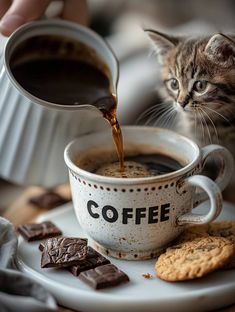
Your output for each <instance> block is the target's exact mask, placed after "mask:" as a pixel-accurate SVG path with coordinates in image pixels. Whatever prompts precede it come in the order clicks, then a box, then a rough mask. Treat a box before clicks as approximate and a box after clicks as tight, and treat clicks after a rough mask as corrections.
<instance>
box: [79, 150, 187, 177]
mask: <svg viewBox="0 0 235 312" xmlns="http://www.w3.org/2000/svg"><path fill="white" fill-rule="evenodd" d="M76 163H77V165H78V166H79V167H80V168H82V169H84V170H87V171H90V172H92V173H95V174H99V175H102V176H110V177H117V178H143V177H153V176H158V175H163V174H167V173H171V172H174V171H177V170H180V169H181V168H183V167H184V166H185V165H186V164H184V163H182V162H181V161H180V160H178V159H174V158H172V157H171V156H170V155H167V154H162V153H160V152H159V151H153V149H152V148H151V147H150V148H149V149H148V147H145V148H143V149H142V148H140V147H138V146H136V147H134V146H132V147H131V149H130V150H128V148H127V149H125V161H124V169H125V170H124V171H120V167H119V162H118V159H117V156H116V154H115V152H114V151H112V150H108V149H107V150H105V149H104V150H102V149H101V148H100V149H97V150H96V151H95V150H90V151H88V152H87V153H86V154H84V155H80V156H79V157H78V159H77V162H76Z"/></svg>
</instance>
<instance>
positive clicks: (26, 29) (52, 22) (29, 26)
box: [3, 19, 119, 111]
mask: <svg viewBox="0 0 235 312" xmlns="http://www.w3.org/2000/svg"><path fill="white" fill-rule="evenodd" d="M42 26H44V27H46V26H57V27H59V28H63V27H66V28H67V29H72V30H77V31H80V32H83V33H87V34H88V35H89V36H91V37H93V38H95V39H96V40H97V41H99V42H101V43H102V44H103V45H104V46H106V47H107V50H108V51H109V52H110V55H111V56H112V58H113V60H114V63H115V67H116V70H117V76H116V77H115V81H114V82H113V84H114V85H115V88H116V89H117V85H118V81H119V63H118V59H117V57H116V55H115V54H114V51H113V49H112V48H111V46H110V45H109V43H108V42H107V41H106V40H105V39H104V38H102V37H101V36H100V35H99V34H97V33H96V32H94V31H93V30H91V29H89V28H88V27H85V26H83V25H80V24H76V23H74V22H70V21H64V20H60V19H50V20H49V19H47V20H39V21H33V22H28V23H26V24H24V25H23V26H21V27H19V28H18V29H17V30H15V31H14V32H13V33H12V35H11V36H10V37H9V39H8V41H7V43H6V45H5V47H4V52H3V56H4V57H3V65H4V67H5V68H6V74H7V76H8V78H9V79H10V81H11V83H12V84H13V85H14V87H15V88H16V89H17V90H18V91H19V92H20V93H21V94H23V95H24V96H25V97H27V98H28V99H29V100H30V101H32V102H34V103H37V104H39V105H42V106H45V107H47V108H56V109H59V110H65V109H66V110H72V111H74V110H77V109H80V108H86V109H90V110H92V111H99V110H98V109H97V108H96V107H94V106H92V105H90V104H89V103H87V104H85V103H84V104H82V105H77V106H76V105H63V104H56V103H53V102H49V101H46V100H43V99H40V98H39V97H36V96H34V95H33V94H31V93H30V92H28V91H27V90H26V89H24V88H23V87H22V86H21V85H20V84H19V83H18V81H17V80H16V79H15V77H14V76H13V74H12V71H11V68H10V64H9V60H10V57H9V55H10V52H9V51H10V48H11V46H12V44H14V42H15V41H16V40H17V39H18V38H19V37H20V36H22V35H23V34H25V33H27V32H29V30H31V31H33V30H34V29H39V28H40V27H41V29H43V28H42ZM28 38H30V36H29V37H28ZM104 62H105V60H104Z"/></svg>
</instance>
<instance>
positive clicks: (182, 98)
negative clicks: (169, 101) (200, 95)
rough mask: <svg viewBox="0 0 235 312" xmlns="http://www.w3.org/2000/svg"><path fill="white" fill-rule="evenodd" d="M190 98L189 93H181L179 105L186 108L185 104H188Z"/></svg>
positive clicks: (178, 100)
mask: <svg viewBox="0 0 235 312" xmlns="http://www.w3.org/2000/svg"><path fill="white" fill-rule="evenodd" d="M189 99H190V96H189V95H186V96H185V94H184V95H179V97H178V99H177V102H178V103H179V105H180V106H181V107H183V108H185V106H187V105H188V103H189Z"/></svg>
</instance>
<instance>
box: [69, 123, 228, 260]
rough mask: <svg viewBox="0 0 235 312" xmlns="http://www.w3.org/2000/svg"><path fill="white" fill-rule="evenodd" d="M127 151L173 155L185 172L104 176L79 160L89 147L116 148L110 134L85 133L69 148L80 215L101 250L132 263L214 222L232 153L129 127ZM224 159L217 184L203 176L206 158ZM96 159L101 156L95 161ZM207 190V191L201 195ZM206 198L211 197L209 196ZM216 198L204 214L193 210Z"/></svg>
mask: <svg viewBox="0 0 235 312" xmlns="http://www.w3.org/2000/svg"><path fill="white" fill-rule="evenodd" d="M123 135H124V149H125V150H126V149H128V147H129V146H133V145H141V146H142V147H145V148H150V147H151V148H152V149H155V150H156V151H159V152H161V153H164V154H166V155H168V156H171V157H173V158H175V159H177V160H178V161H180V162H181V163H182V164H184V165H183V168H182V169H180V170H178V171H174V172H171V173H168V174H164V175H159V176H155V177H147V178H134V179H123V178H113V177H104V176H100V175H96V174H94V173H91V172H88V171H85V170H83V169H81V168H79V167H78V165H77V159H78V156H79V155H80V154H82V153H84V152H85V151H87V150H89V149H91V148H92V149H94V148H97V151H98V149H100V148H101V147H102V148H105V147H112V146H113V142H112V137H111V134H110V132H108V131H103V132H98V133H95V134H90V135H84V136H81V137H80V138H78V139H77V140H75V141H73V142H71V143H70V144H69V145H68V146H67V147H66V149H65V154H64V155H65V162H66V164H67V166H68V169H69V177H70V185H71V190H72V198H73V204H74V209H75V212H76V216H77V218H78V220H79V222H80V224H81V226H82V227H83V228H84V230H85V231H86V232H87V234H88V235H89V236H90V237H91V239H92V240H93V243H94V246H95V247H96V249H98V250H100V251H102V252H103V253H106V254H108V255H111V256H114V257H118V258H124V259H129V260H140V259H148V258H152V257H155V256H156V255H157V254H158V253H159V252H160V251H161V250H162V249H163V248H164V247H165V246H167V245H168V244H169V242H170V241H172V240H173V239H174V238H176V237H177V236H178V235H179V234H180V233H181V232H182V230H183V229H184V228H185V225H187V224H193V223H194V224H203V223H207V222H210V221H212V220H214V219H215V218H216V217H217V216H218V215H219V213H220V211H221V208H222V196H221V190H220V189H223V188H224V187H225V186H226V185H227V183H228V181H229V179H230V176H231V172H232V170H231V168H232V166H233V159H232V156H231V155H230V153H229V152H228V150H226V149H225V148H223V147H221V146H219V145H209V146H206V147H204V148H202V149H201V150H200V149H199V148H198V146H197V145H196V144H195V143H193V142H192V141H190V140H189V139H187V138H185V137H183V136H180V135H178V134H176V133H174V132H171V131H169V130H163V129H158V128H150V127H132V126H130V127H123ZM211 155H213V157H218V158H219V159H220V160H221V161H220V171H219V174H218V177H217V179H216V181H215V182H213V181H212V180H210V179H209V178H207V177H205V176H202V175H200V172H201V171H202V168H203V166H204V163H205V161H206V159H207V158H208V157H209V156H211ZM94 161H95V158H94ZM198 189H201V191H198ZM205 194H206V195H207V196H205ZM207 197H209V199H210V210H209V211H208V212H205V214H204V215H196V214H193V213H192V212H191V210H192V208H193V206H194V203H195V202H197V203H199V202H201V201H203V200H204V199H205V198H207Z"/></svg>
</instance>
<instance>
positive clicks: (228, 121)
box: [205, 106, 234, 127]
mask: <svg viewBox="0 0 235 312" xmlns="http://www.w3.org/2000/svg"><path fill="white" fill-rule="evenodd" d="M205 109H208V110H209V111H211V112H213V113H214V114H216V115H218V116H220V117H221V118H223V119H224V120H225V121H226V122H227V123H228V124H229V125H230V126H232V127H234V126H233V125H232V124H231V122H230V120H229V119H227V118H226V117H225V116H223V115H222V114H220V113H219V112H217V111H216V110H214V109H212V108H211V107H208V106H205Z"/></svg>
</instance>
